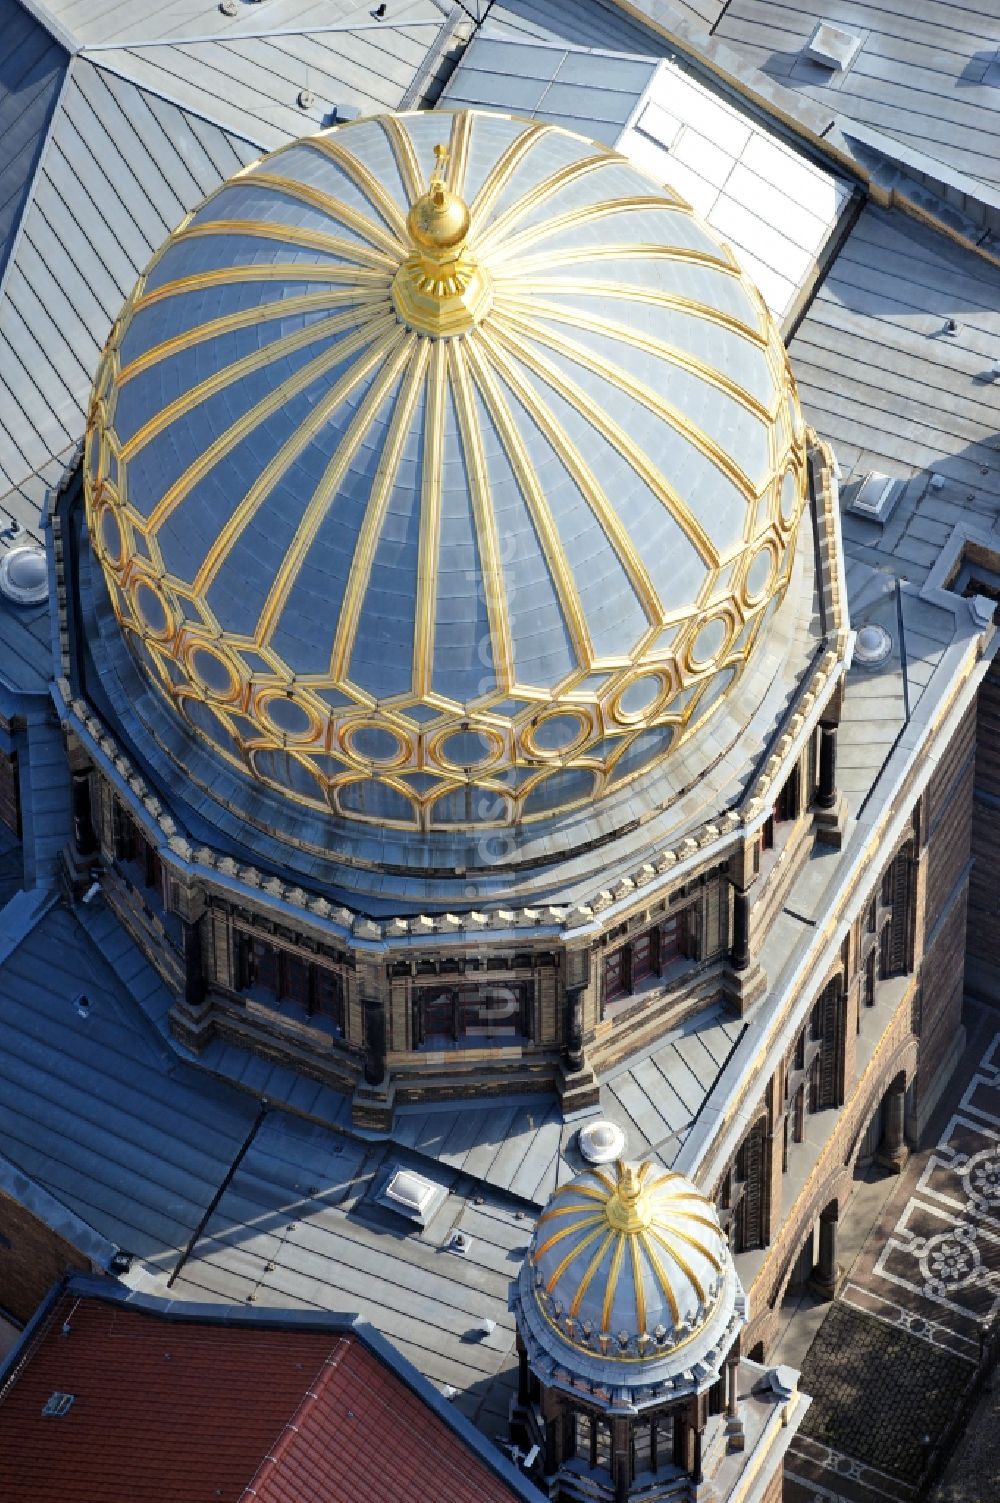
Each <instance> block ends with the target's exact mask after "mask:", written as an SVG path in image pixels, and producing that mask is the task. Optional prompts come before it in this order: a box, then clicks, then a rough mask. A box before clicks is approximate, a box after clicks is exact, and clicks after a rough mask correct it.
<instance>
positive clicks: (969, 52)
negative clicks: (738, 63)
mask: <svg viewBox="0 0 1000 1503" xmlns="http://www.w3.org/2000/svg"><path fill="white" fill-rule="evenodd" d="M821 20H822V21H826V22H829V23H832V25H833V26H835V27H837V28H838V29H839V30H842V31H846V32H848V33H850V34H852V35H853V36H855V37H857V38H859V39H860V41H861V48H860V50H859V52H858V53H857V55H856V57H855V58H854V61H853V63H852V64H851V66H850V67H849V68H848V69H847V70H846V71H840V70H835V69H829V68H824V67H821V66H819V65H818V64H817V63H814V62H810V61H808V60H807V59H806V58H805V57H804V56H803V52H804V49H805V47H806V46H807V44H808V42H809V39H810V37H811V36H812V34H813V31H814V30H815V27H816V24H817V22H818V21H821ZM713 35H714V36H715V37H716V38H717V39H718V40H719V41H723V42H728V43H729V44H731V45H732V46H733V47H734V48H735V49H736V50H737V51H738V52H739V53H741V54H742V56H743V57H745V58H746V59H747V61H748V62H751V63H753V64H754V65H755V66H756V67H758V68H760V69H762V70H763V72H764V73H767V74H769V75H770V76H771V77H772V78H774V79H776V80H778V81H779V82H780V83H781V84H783V85H784V86H785V87H786V88H790V89H796V90H798V91H800V92H801V93H803V94H805V95H806V96H808V97H809V98H810V99H813V100H815V101H816V102H817V103H819V104H821V105H824V106H826V107H828V108H830V109H833V110H835V111H836V113H837V115H838V116H840V121H839V123H840V126H841V128H842V129H843V130H845V131H847V132H849V126H848V123H847V122H848V120H857V121H860V122H862V123H863V124H865V125H867V126H869V127H871V128H874V129H875V130H878V131H881V132H883V133H884V134H885V135H887V136H890V137H892V138H893V139H895V140H897V141H899V142H901V143H902V144H903V145H905V146H908V147H911V148H913V149H915V150H917V151H920V152H921V153H923V154H925V155H926V156H929V157H932V158H934V159H935V160H937V161H939V162H942V163H944V164H946V165H947V166H948V167H950V168H952V169H954V170H957V171H959V172H961V173H964V174H966V175H968V176H969V177H972V178H976V179H978V180H979V181H980V182H982V183H990V184H994V185H995V184H998V183H1000V62H998V59H997V52H998V50H1000V11H998V9H997V7H996V5H995V4H994V3H993V0H964V3H963V4H961V5H954V4H950V3H948V0H878V3H875V0H781V3H775V0H731V3H730V4H729V5H727V6H726V7H725V8H724V10H723V12H722V14H721V18H720V19H719V21H718V25H717V26H716V28H715V31H714V33H713Z"/></svg>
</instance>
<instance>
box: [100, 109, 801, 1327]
mask: <svg viewBox="0 0 1000 1503" xmlns="http://www.w3.org/2000/svg"><path fill="white" fill-rule="evenodd" d="M444 143H446V144H444ZM701 331H704V333H703V334H702V332H701ZM91 413H92V417H91V421H90V424H89V427H88V438H87V455H86V462H85V467H84V484H85V492H86V504H87V516H88V524H89V534H90V537H91V539H92V543H93V547H94V549H95V551H96V553H97V556H98V558H99V560H100V562H101V564H102V567H103V571H104V576H105V579H106V581H107V585H108V590H109V594H110V598H111V603H112V606H113V609H114V611H115V614H116V616H117V618H118V621H119V623H120V624H121V626H122V628H123V632H124V637H125V640H126V641H127V642H128V644H129V647H130V649H131V650H132V651H133V653H134V655H135V657H136V659H137V661H138V663H139V666H140V668H141V670H142V672H143V673H144V674H145V675H146V676H147V678H148V679H149V680H150V681H151V682H152V683H153V685H154V686H155V688H156V689H157V691H158V692H159V694H160V695H161V696H162V698H163V699H164V700H165V701H167V702H168V703H169V705H170V706H171V707H172V708H173V709H174V710H175V711H176V712H177V713H178V714H179V715H181V716H182V717H183V718H184V720H185V722H186V725H187V727H188V729H189V731H190V735H191V736H193V737H194V738H195V739H196V740H197V741H199V742H201V743H202V744H203V746H207V747H210V748H211V750H212V752H213V753H214V755H216V756H219V757H221V758H222V759H223V760H224V761H225V762H227V763H228V764H230V765H231V766H233V767H236V768H238V769H240V770H242V771H243V772H245V773H248V774H249V775H251V776H252V777H253V778H255V779H256V780H258V781H260V782H263V783H264V784H266V785H267V786H268V788H270V789H272V790H276V791H278V792H280V793H281V794H283V795H284V796H285V797H287V798H288V799H289V800H290V801H292V802H293V803H295V804H298V805H302V806H306V807H308V808H309V809H310V810H312V811H319V812H321V813H323V814H329V813H331V812H332V813H333V814H335V815H337V816H339V817H343V818H347V819H351V820H356V821H361V822H364V823H369V824H373V825H375V826H377V827H379V828H383V827H390V828H395V829H400V830H413V831H421V832H427V831H433V830H438V829H441V830H447V831H453V830H455V829H456V828H464V827H465V826H466V825H468V824H469V823H475V824H476V825H477V827H479V828H483V827H489V826H491V825H492V826H501V825H511V824H513V825H521V824H528V823H531V822H533V821H537V820H549V819H552V818H556V817H558V816H561V815H562V814H564V813H566V812H568V811H570V810H574V809H575V810H581V809H584V808H585V807H589V806H591V805H593V804H594V802H595V801H596V800H598V799H600V798H601V797H602V796H604V795H605V794H607V793H609V792H611V791H612V790H617V789H618V788H620V787H621V786H622V785H623V784H625V783H627V782H628V781H630V780H631V779H633V778H636V777H639V776H640V775H642V774H644V773H647V772H648V771H649V770H650V769H652V768H654V767H655V766H657V765H658V764H659V763H661V762H662V761H663V760H664V758H666V757H668V756H669V755H670V753H671V752H672V751H673V749H674V748H676V747H677V746H678V745H680V744H681V743H683V742H684V740H685V739H686V738H687V737H689V736H691V735H692V734H693V733H694V732H695V731H696V730H697V729H699V728H700V727H701V726H703V725H704V724H705V723H706V721H707V719H708V718H709V716H711V715H714V714H715V712H716V710H717V709H718V708H719V707H720V706H721V705H722V704H723V703H724V702H725V700H726V696H727V695H728V693H729V692H730V689H731V686H732V684H733V683H735V681H736V680H737V679H738V677H739V674H740V673H741V672H742V669H743V667H744V664H745V663H746V661H747V660H748V659H749V657H750V655H751V653H752V651H754V650H755V643H756V642H758V641H759V640H760V639H761V637H762V635H763V631H764V627H765V625H766V622H767V620H768V618H769V615H770V613H771V612H772V611H773V609H774V607H775V606H776V604H777V603H778V602H779V601H780V599H781V597H782V595H783V593H784V591H785V589H786V587H787V584H788V580H789V578H790V577H791V562H792V558H793V550H794V548H795V541H796V531H797V527H798V522H799V517H800V514H801V511H802V507H803V504H804V498H805V491H806V468H805V438H804V425H803V423H802V420H801V414H800V412H799V408H798V401H797V397H796V393H795V385H794V381H793V378H792V375H791V371H790V370H789V367H788V363H787V359H786V357H785V354H784V350H783V347H782V345H781V341H780V338H779V336H778V335H777V333H776V331H775V330H774V327H773V325H772V323H771V321H770V319H769V317H768V316H767V313H766V311H765V310H764V308H763V304H762V302H761V301H760V299H759V297H758V296H757V294H755V293H753V292H752V291H751V292H749V293H748V292H747V284H746V283H745V279H744V278H743V277H742V273H741V272H740V269H739V267H738V265H737V263H736V261H735V258H734V256H733V254H732V252H731V251H730V250H729V249H728V248H727V247H726V246H724V245H722V244H721V243H720V242H718V241H717V240H716V239H715V237H714V236H713V234H712V232H711V231H710V230H708V229H706V228H705V227H704V226H703V225H701V224H700V223H699V221H698V220H697V219H696V217H695V216H694V215H693V214H692V212H691V210H690V209H689V208H688V206H687V205H686V204H684V203H683V202H682V201H681V200H680V199H679V198H678V197H677V196H676V195H675V194H672V193H671V192H670V191H669V190H663V189H658V188H656V187H654V185H652V184H651V183H650V182H649V181H648V180H646V179H645V178H644V176H643V175H642V173H641V172H639V171H638V170H636V169H633V168H631V167H630V166H629V165H628V163H626V162H625V161H624V160H623V159H622V158H621V157H618V156H616V155H615V154H614V153H612V152H607V151H604V150H603V149H601V148H600V147H597V146H595V144H594V143H593V142H592V141H584V140H583V139H582V138H579V137H576V136H573V135H572V134H571V133H569V132H566V131H562V130H559V129H558V128H556V127H554V126H549V125H543V124H538V123H530V122H520V121H517V120H514V119H511V118H509V117H504V116H499V115H491V114H488V113H486V112H479V111H457V112H452V113H450V114H449V113H448V112H444V111H441V112H435V113H433V114H427V113H421V112H415V113H413V114H401V115H390V116H384V117H379V118H374V119H368V120H359V121H356V122H352V123H350V124H346V125H343V126H338V127H336V128H334V129H332V130H330V131H326V132H323V133H321V134H320V135H319V136H316V137H311V138H307V139H306V140H304V141H302V142H298V143H292V144H290V145H288V146H285V147H282V148H281V149H280V150H278V151H276V152H274V153H272V154H271V155H270V156H269V157H266V158H264V159H263V160H262V161H261V162H258V163H256V164H253V165H251V166H249V167H247V168H245V169H243V170H242V171H241V172H240V173H238V174H237V175H236V177H235V178H233V179H232V180H231V181H230V182H229V183H226V184H223V185H222V186H221V187H220V188H219V189H217V190H216V191H215V192H214V193H213V194H211V195H210V196H209V198H208V199H206V201H205V203H204V204H203V205H202V206H201V208H200V209H199V210H197V211H196V212H195V213H194V214H192V215H191V216H190V217H189V218H188V220H187V221H186V222H185V223H184V224H183V225H181V226H180V228H179V229H178V230H177V231H176V232H175V233H174V234H173V235H172V236H171V237H170V238H169V239H168V240H167V241H166V243H165V244H164V246H163V247H161V249H160V250H159V251H158V252H157V254H156V256H155V257H154V258H153V261H152V262H151V263H150V266H149V267H148V268H147V271H146V273H145V274H144V276H143V277H142V278H141V279H140V282H139V284H138V286H137V287H136V289H135V291H134V293H133V294H132V296H131V297H130V299H129V300H128V302H127V303H126V306H125V309H124V310H123V313H122V315H121V317H120V318H119V319H118V321H117V322H116V325H115V327H114V330H113V332H112V336H111V339H110V340H109V343H108V347H107V349H106V351H105V356H104V359H103V361H102V365H101V369H100V371H99V373H98V377H97V381H96V383H95V389H94V399H93V401H92V404H91ZM733 418H735V421H733V420H732V419H733ZM736 429H740V433H739V434H737V433H736V432H735V430H736ZM760 456H764V459H763V460H761V458H760ZM761 467H763V468H765V469H766V471H767V473H765V474H763V475H762V474H760V473H758V471H759V470H760V469H761ZM695 470H697V472H698V479H697V483H696V482H695V481H694V479H693V478H692V476H693V474H694V471H695ZM716 485H717V486H718V493H717V494H716V493H714V492H713V486H716ZM723 498H725V499H724V504H723ZM726 508H728V512H726ZM724 512H725V513H726V515H727V517H728V520H727V521H726V523H725V528H723V526H722V523H721V522H720V518H721V517H722V515H723V513H724ZM726 529H728V530H726ZM169 740H170V744H171V745H173V744H174V740H173V738H172V737H171V738H169ZM612 1183H613V1182H610V1181H609V1184H612ZM645 1189H646V1183H645V1181H642V1184H641V1186H640V1190H639V1193H638V1194H637V1196H636V1198H635V1202H634V1205H633V1206H632V1210H630V1211H629V1212H628V1216H629V1217H632V1216H641V1214H642V1212H641V1207H642V1205H643V1204H645V1202H644V1200H643V1195H644V1194H645ZM581 1193H582V1192H581ZM616 1193H618V1197H619V1198H618V1202H617V1203H618V1205H619V1207H620V1208H621V1215H622V1216H625V1214H626V1211H625V1209H624V1208H625V1207H626V1206H627V1205H629V1204H631V1202H630V1201H629V1194H630V1193H631V1192H630V1188H629V1183H626V1184H625V1187H624V1189H623V1190H621V1191H619V1192H616ZM637 1208H638V1209H637ZM602 1214H603V1213H602ZM615 1214H618V1213H617V1212H616V1213H615ZM560 1224H564V1223H562V1222H561V1223H560ZM629 1224H630V1225H631V1222H630V1223H629ZM621 1235H628V1236H629V1237H632V1238H633V1242H632V1243H631V1244H630V1248H629V1251H628V1254H627V1256H626V1255H625V1254H624V1253H623V1254H622V1256H621V1258H620V1259H618V1261H617V1262H615V1263H614V1267H615V1268H616V1269H617V1273H616V1276H615V1277H616V1279H617V1280H618V1281H622V1282H624V1281H627V1280H628V1279H629V1278H631V1277H632V1274H633V1273H634V1272H635V1270H636V1269H637V1268H640V1267H641V1268H642V1269H643V1270H645V1271H646V1273H649V1274H650V1277H651V1278H652V1279H653V1282H654V1284H658V1286H659V1287H661V1294H663V1288H664V1281H665V1286H670V1283H671V1280H672V1279H673V1278H675V1277H676V1278H680V1279H683V1278H684V1277H685V1275H684V1273H683V1268H682V1261H690V1257H689V1254H690V1249H688V1248H687V1247H686V1245H685V1243H684V1242H683V1240H682V1239H681V1238H679V1237H677V1236H674V1237H673V1238H671V1237H670V1234H669V1233H668V1232H663V1233H662V1235H661V1230H660V1229H658V1228H657V1226H656V1225H655V1224H651V1225H650V1226H648V1227H643V1228H641V1229H639V1230H636V1231H634V1232H633V1231H631V1230H630V1231H628V1232H627V1234H626V1233H622V1234H621ZM664 1236H666V1237H667V1242H664V1241H663V1237H664ZM606 1237H610V1243H609V1246H611V1245H612V1244H614V1243H615V1240H616V1238H618V1237H619V1232H618V1231H616V1230H615V1229H614V1228H612V1227H610V1226H609V1227H608V1229H607V1232H606V1233H605V1232H603V1231H602V1234H601V1236H600V1237H598V1238H597V1239H596V1241H595V1242H594V1244H593V1245H592V1246H591V1245H589V1244H588V1248H587V1253H586V1257H585V1259H584V1260H583V1261H582V1263H581V1264H580V1265H579V1266H580V1267H581V1268H583V1274H581V1278H582V1277H583V1275H584V1274H586V1277H587V1280H588V1281H589V1282H590V1283H593V1282H595V1281H598V1280H599V1279H600V1278H602V1277H603V1270H604V1267H605V1264H604V1261H603V1256H598V1254H599V1252H600V1249H601V1247H602V1245H603V1243H604V1241H605V1239H606ZM567 1250H568V1249H567ZM608 1256H609V1258H610V1257H611V1256H612V1255H611V1254H610V1253H609V1254H608ZM591 1265H592V1267H591ZM577 1266H578V1265H576V1264H573V1265H572V1266H571V1267H570V1268H569V1269H568V1272H569V1273H575V1272H576V1269H577ZM692 1266H693V1265H692ZM588 1268H589V1269H590V1272H589V1273H587V1269H588ZM630 1270H631V1271H632V1272H631V1273H630ZM650 1270H652V1272H651V1273H650ZM661 1271H662V1279H661ZM646 1292H647V1295H649V1290H648V1289H647V1291H646ZM650 1297H651V1296H650ZM663 1297H664V1298H666V1297H667V1296H666V1295H665V1294H663ZM585 1298H586V1296H585Z"/></svg>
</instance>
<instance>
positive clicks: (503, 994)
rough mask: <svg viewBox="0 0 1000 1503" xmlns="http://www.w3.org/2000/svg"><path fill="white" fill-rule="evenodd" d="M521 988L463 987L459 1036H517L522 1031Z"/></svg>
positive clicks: (483, 1037) (473, 1039) (460, 994)
mask: <svg viewBox="0 0 1000 1503" xmlns="http://www.w3.org/2000/svg"><path fill="white" fill-rule="evenodd" d="M521 992H522V988H521V987H518V986H487V987H481V988H480V987H476V988H472V987H463V988H462V990H461V992H460V993H459V999H460V1005H459V1024H458V1032H459V1037H460V1038H466V1039H469V1040H470V1041H472V1042H474V1041H475V1040H476V1039H494V1040H495V1039H500V1040H502V1039H504V1038H516V1037H518V1036H519V1035H520V1033H521V1006H522V996H521Z"/></svg>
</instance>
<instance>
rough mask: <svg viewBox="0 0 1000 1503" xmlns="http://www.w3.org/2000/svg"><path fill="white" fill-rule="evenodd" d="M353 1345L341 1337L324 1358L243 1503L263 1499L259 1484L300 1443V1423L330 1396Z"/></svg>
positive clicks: (243, 1496) (242, 1497) (246, 1490)
mask: <svg viewBox="0 0 1000 1503" xmlns="http://www.w3.org/2000/svg"><path fill="white" fill-rule="evenodd" d="M350 1344H351V1334H350V1333H348V1332H346V1331H344V1332H341V1333H339V1334H338V1336H337V1338H336V1340H335V1342H334V1345H333V1347H332V1349H331V1350H330V1351H329V1352H328V1353H327V1355H326V1356H325V1357H324V1358H323V1360H322V1362H321V1363H320V1365H319V1368H318V1370H317V1371H316V1373H315V1375H314V1376H313V1377H312V1378H311V1379H310V1380H309V1386H308V1388H307V1389H306V1391H305V1394H304V1395H303V1397H302V1398H301V1399H300V1400H299V1402H298V1405H297V1406H296V1408H295V1409H293V1410H292V1413H291V1414H290V1415H289V1417H288V1419H286V1420H285V1423H284V1424H283V1425H282V1427H281V1431H280V1433H279V1434H278V1436H277V1439H276V1440H275V1441H274V1443H273V1444H272V1445H271V1446H269V1447H268V1450H267V1452H266V1454H265V1455H264V1457H263V1459H262V1460H261V1461H260V1462H259V1463H258V1465H257V1470H256V1471H255V1472H254V1474H253V1476H252V1477H251V1478H250V1481H249V1482H248V1483H247V1485H246V1487H245V1488H244V1489H243V1492H242V1493H241V1494H240V1503H244V1500H246V1503H249V1500H250V1499H252V1498H256V1497H258V1496H259V1484H263V1483H264V1482H266V1480H267V1478H268V1476H269V1475H270V1473H271V1472H273V1471H275V1470H276V1469H277V1468H278V1467H279V1466H280V1464H281V1462H282V1460H283V1459H284V1455H285V1452H286V1451H287V1450H288V1448H289V1446H291V1445H292V1444H293V1443H294V1441H295V1440H296V1438H297V1436H298V1433H299V1425H300V1421H301V1420H302V1418H303V1417H304V1415H305V1413H306V1411H307V1410H308V1409H311V1408H312V1406H313V1405H314V1404H316V1403H317V1402H318V1401H319V1400H320V1399H321V1398H322V1396H323V1394H324V1393H325V1392H326V1389H327V1387H328V1386H329V1382H330V1375H331V1373H332V1372H333V1371H334V1369H335V1368H336V1367H338V1366H339V1364H340V1361H341V1359H342V1358H343V1357H344V1356H346V1354H347V1352H348V1350H349V1348H350Z"/></svg>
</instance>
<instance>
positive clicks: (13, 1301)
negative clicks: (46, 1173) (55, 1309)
mask: <svg viewBox="0 0 1000 1503" xmlns="http://www.w3.org/2000/svg"><path fill="white" fill-rule="evenodd" d="M90 1266H91V1265H90V1263H89V1262H88V1260H87V1259H86V1258H85V1257H84V1256H83V1255H82V1253H80V1252H78V1251H77V1249H76V1248H75V1247H74V1246H73V1245H72V1243H70V1242H66V1241H65V1240H64V1239H63V1238H62V1237H60V1236H59V1235H58V1234H57V1233H56V1232H54V1231H53V1230H52V1229H51V1227H48V1226H46V1225H45V1223H44V1222H42V1221H39V1220H38V1218H37V1217H35V1216H33V1215H32V1213H31V1212H30V1211H29V1210H26V1209H25V1207H24V1206H22V1205H21V1204H20V1202H18V1201H16V1200H12V1199H11V1198H10V1197H9V1196H7V1195H5V1194H3V1193H2V1192H0V1306H2V1307H3V1308H4V1309H5V1310H7V1311H8V1312H9V1313H10V1314H11V1315H13V1316H14V1318H15V1319H16V1320H19V1321H22V1322H23V1321H27V1320H30V1318H31V1316H32V1315H33V1314H34V1313H35V1310H36V1309H37V1308H38V1306H39V1304H40V1303H41V1301H42V1299H43V1297H44V1295H45V1293H46V1291H47V1290H48V1289H49V1288H50V1287H51V1285H52V1284H54V1283H55V1281H56V1279H58V1278H61V1277H62V1275H63V1274H64V1273H65V1272H66V1270H67V1269H68V1268H72V1269H74V1270H80V1271H83V1272H88V1271H90Z"/></svg>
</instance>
